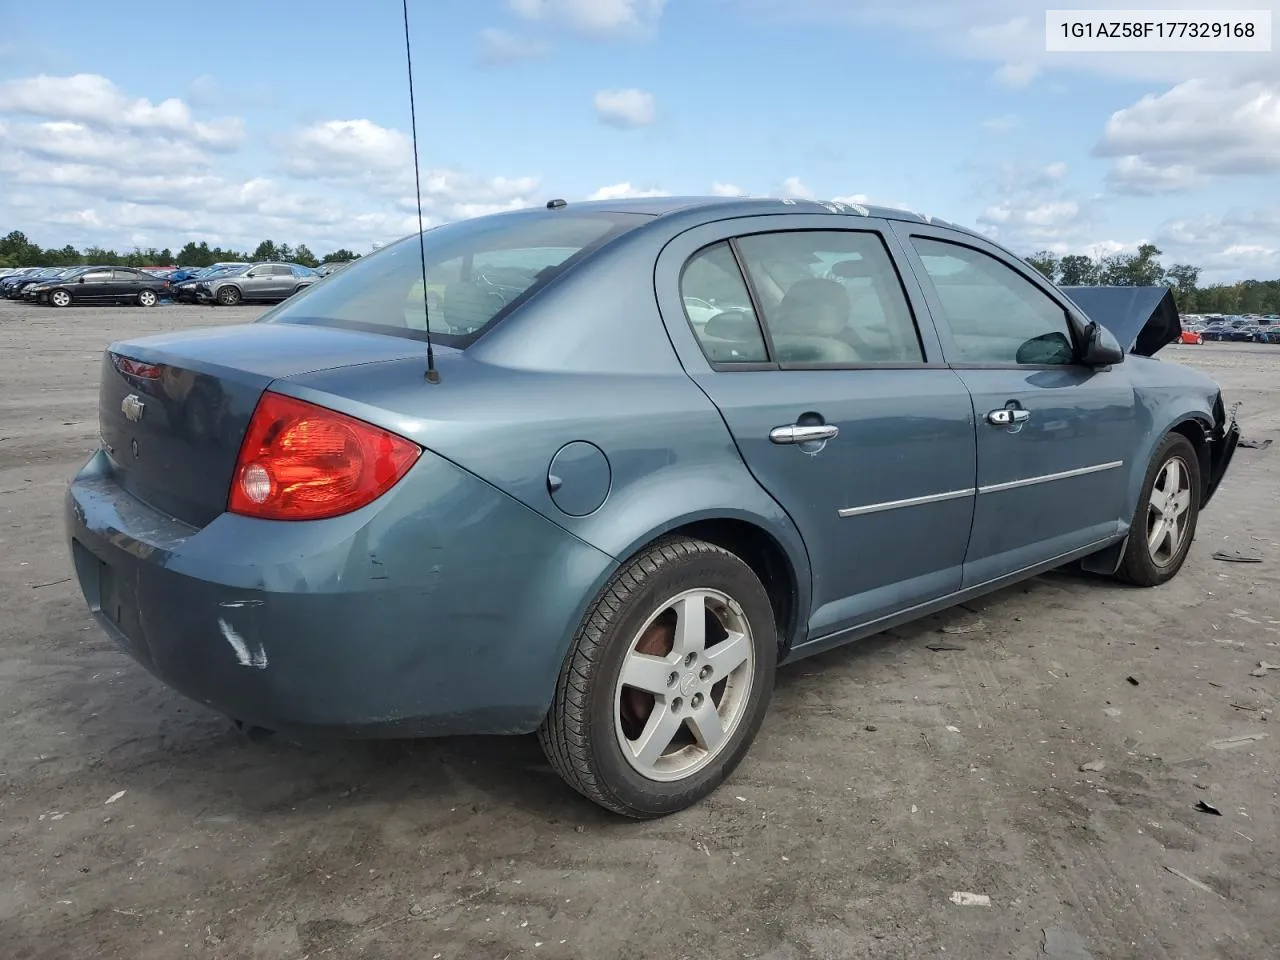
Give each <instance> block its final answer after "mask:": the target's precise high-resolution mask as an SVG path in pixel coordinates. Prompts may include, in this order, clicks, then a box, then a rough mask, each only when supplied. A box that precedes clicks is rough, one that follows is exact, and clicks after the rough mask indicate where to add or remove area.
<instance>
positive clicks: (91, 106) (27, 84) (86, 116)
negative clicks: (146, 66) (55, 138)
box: [0, 73, 244, 150]
mask: <svg viewBox="0 0 1280 960" xmlns="http://www.w3.org/2000/svg"><path fill="white" fill-rule="evenodd" d="M0 113H11V114H26V115H27V116H38V117H48V118H50V119H56V120H71V121H78V122H80V123H86V124H90V125H92V126H95V127H99V128H102V129H108V130H132V131H137V132H149V133H155V134H165V135H170V136H176V137H181V138H185V139H189V140H193V141H195V142H197V143H199V144H201V145H203V146H205V147H208V148H209V149H211V150H234V149H235V148H236V147H238V146H239V145H240V143H241V142H242V141H243V140H244V122H243V121H242V120H241V119H240V118H238V117H225V118H223V119H220V120H213V121H208V122H202V121H197V120H195V119H194V118H193V117H192V116H191V109H190V108H189V107H188V106H187V105H186V103H184V102H183V101H182V100H180V99H178V98H177V97H171V98H169V99H168V100H164V101H162V102H160V103H158V104H153V103H152V102H151V101H150V100H147V99H144V98H139V99H130V98H129V97H127V96H125V94H124V92H123V91H121V90H120V89H119V88H118V87H117V86H116V85H115V84H114V83H112V82H111V81H110V80H108V79H107V78H106V77H103V76H98V75H97V74H92V73H78V74H75V75H74V76H70V77H49V76H45V75H44V74H41V75H40V76H37V77H27V78H24V79H19V80H6V81H4V82H3V83H0Z"/></svg>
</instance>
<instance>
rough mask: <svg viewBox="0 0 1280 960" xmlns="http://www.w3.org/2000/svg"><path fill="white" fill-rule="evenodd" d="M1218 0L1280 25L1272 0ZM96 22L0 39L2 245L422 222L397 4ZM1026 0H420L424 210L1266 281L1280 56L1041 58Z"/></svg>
mask: <svg viewBox="0 0 1280 960" xmlns="http://www.w3.org/2000/svg"><path fill="white" fill-rule="evenodd" d="M1093 5H1094V6H1097V7H1107V6H1111V7H1113V8H1114V7H1121V6H1122V7H1126V8H1133V7H1141V6H1144V3H1143V0H1126V2H1124V3H1122V4H1107V3H1105V2H1097V0H1094V3H1093ZM1145 5H1146V6H1157V4H1150V3H1149V4H1145ZM1179 5H1180V4H1179V3H1177V2H1176V0H1163V2H1161V3H1159V4H1158V6H1161V7H1166V8H1167V7H1176V6H1179ZM1212 5H1213V4H1212V2H1211V0H1199V2H1198V3H1184V4H1181V6H1183V7H1200V8H1203V7H1208V6H1212ZM1221 5H1222V6H1224V7H1225V6H1230V7H1233V8H1240V7H1258V8H1264V9H1271V10H1273V17H1274V19H1275V21H1276V23H1277V24H1280V2H1278V0H1231V2H1230V3H1224V4H1221ZM1055 6H1059V4H1055ZM278 7H279V8H280V9H283V8H284V7H285V5H283V4H281V5H278ZM102 9H103V8H102V7H101V6H100V5H99V4H89V3H80V2H69V3H64V4H60V5H59V13H58V15H57V17H56V18H55V20H56V23H57V29H56V30H51V29H50V21H49V19H48V18H45V17H29V18H28V17H24V16H9V17H7V18H6V19H5V20H4V23H3V31H0V228H2V229H4V230H8V229H13V228H18V229H22V230H24V231H26V232H27V233H28V235H30V236H31V237H33V238H34V239H36V240H37V241H39V242H41V243H43V244H46V245H48V244H55V243H56V244H61V243H65V242H71V243H74V244H77V245H84V244H89V243H101V244H104V245H111V246H116V247H129V246H132V245H143V246H150V245H155V246H165V245H180V244H181V243H183V242H185V241H186V240H187V239H189V238H195V239H207V240H209V241H210V242H215V243H223V244H231V245H236V246H252V245H255V244H256V243H257V241H258V240H259V239H262V238H264V237H271V238H272V239H276V240H279V241H285V242H289V243H298V242H304V243H306V244H308V245H309V246H310V247H311V248H312V249H313V250H314V251H315V252H317V253H323V252H325V251H327V250H329V249H333V248H334V247H337V246H348V247H352V248H354V249H357V250H367V249H369V247H370V246H371V244H373V243H375V242H379V241H384V242H385V241H388V240H391V239H394V238H395V237H398V236H402V235H404V234H405V233H407V232H409V231H410V230H411V229H412V228H413V225H414V219H413V214H414V206H413V190H412V167H411V166H410V155H409V152H408V145H407V144H408V141H407V138H406V135H407V132H408V129H409V124H408V100H407V90H406V84H405V65H404V48H403V33H402V25H401V20H400V4H399V2H398V0H390V2H388V0H375V2H372V3H370V4H367V5H365V6H364V8H363V9H361V10H360V11H359V12H358V13H356V12H353V11H354V10H355V9H356V8H353V7H352V6H351V5H350V4H349V3H341V4H340V3H330V2H313V3H308V4H307V5H306V12H305V13H302V12H296V13H283V12H281V13H276V12H273V10H272V8H264V7H263V5H262V4H261V3H248V2H241V0H229V2H223V3H221V4H219V5H218V8H217V12H216V13H214V14H211V15H209V16H207V17H191V16H187V15H175V16H170V17H158V16H154V15H147V16H144V15H143V14H142V13H133V14H129V15H127V16H114V15H113V16H105V15H103V14H102V12H101V11H102ZM1044 9H1045V5H1044V4H1039V5H1037V4H1033V3H1028V2H1025V0H911V2H905V0H900V2H898V3H897V4H893V3H885V2H884V0H666V2H663V0H468V2H466V3H462V2H444V0H432V2H424V0H417V2H414V0H411V2H410V15H411V23H412V28H413V33H414V55H415V77H416V82H417V95H418V124H419V135H420V150H421V157H422V164H423V170H424V187H425V200H426V209H427V213H428V216H429V218H430V220H431V221H432V222H439V221H441V220H449V219H455V218H457V217H463V216H473V215H477V214H481V213H486V212H489V211H492V210H498V209H504V208H508V207H518V206H526V205H530V204H537V203H542V202H545V201H546V200H547V199H549V198H551V197H566V198H568V199H570V200H575V199H585V198H588V197H591V196H606V197H607V196H625V195H636V194H643V193H647V192H660V193H677V194H685V193H699V194H701V193H710V192H713V191H718V192H725V193H732V192H740V193H749V194H753V195H773V196H778V195H791V196H813V197H817V198H820V199H841V198H846V199H847V198H852V197H857V198H866V199H869V200H871V201H872V202H876V203H884V204H888V205H897V206H907V207H909V208H911V209H914V210H918V211H921V212H926V213H930V214H933V215H936V216H941V217H945V218H947V219H951V220H956V221H958V222H962V223H966V224H969V225H972V226H976V227H978V228H979V229H982V230H984V231H986V232H988V233H989V234H991V235H992V236H993V237H995V238H996V239H998V240H999V241H1001V242H1003V243H1005V244H1007V245H1008V246H1010V247H1011V248H1013V249H1015V250H1017V251H1018V252H1020V253H1030V252H1033V251H1035V250H1039V249H1043V248H1048V249H1053V250H1055V251H1057V252H1059V253H1067V252H1083V253H1107V252H1113V251H1115V250H1119V249H1125V248H1132V247H1134V246H1135V245H1136V244H1137V243H1139V242H1142V241H1148V240H1149V241H1152V242H1155V243H1157V244H1159V245H1160V246H1161V247H1162V249H1164V250H1165V252H1166V256H1165V259H1166V262H1171V261H1173V260H1185V261H1189V262H1192V263H1196V264H1199V265H1201V266H1203V267H1204V268H1205V269H1206V277H1207V278H1208V279H1211V280H1212V279H1221V280H1232V279H1237V278H1240V277H1247V276H1257V277H1265V278H1271V277H1276V276H1280V54H1274V53H1273V54H1217V55H1207V54H1206V55H1192V54H1144V55H1126V54H1102V55H1094V56H1084V55H1079V54H1074V55H1066V54H1047V53H1045V51H1044V46H1045V43H1044ZM264 11H265V12H264Z"/></svg>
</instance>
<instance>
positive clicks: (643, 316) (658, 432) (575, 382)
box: [275, 228, 810, 640]
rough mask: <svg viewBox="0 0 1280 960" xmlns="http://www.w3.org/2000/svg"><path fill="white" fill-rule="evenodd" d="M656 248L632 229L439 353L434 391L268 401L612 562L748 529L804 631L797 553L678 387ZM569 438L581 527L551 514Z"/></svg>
mask: <svg viewBox="0 0 1280 960" xmlns="http://www.w3.org/2000/svg"><path fill="white" fill-rule="evenodd" d="M668 238H669V232H668V231H667V230H665V229H664V230H662V231H654V232H653V233H652V234H651V232H650V231H649V229H647V228H642V229H640V230H637V231H635V232H634V233H633V234H631V235H629V236H628V237H625V238H623V240H622V241H621V242H619V243H616V244H614V245H612V246H611V247H609V248H606V249H605V250H602V251H601V252H600V253H599V254H597V255H596V257H594V258H593V259H592V260H591V261H588V262H587V263H584V264H583V265H582V266H581V267H580V268H579V269H578V270H576V271H574V272H572V273H570V274H568V275H566V276H565V277H564V278H562V279H561V280H560V281H557V282H556V283H554V284H552V285H551V286H549V287H548V288H547V289H546V290H544V291H543V292H542V293H541V294H540V295H539V296H538V297H537V298H536V299H535V300H533V301H530V302H529V303H528V304H527V305H526V306H525V307H524V308H522V309H521V310H520V311H518V312H517V313H516V314H513V315H512V316H511V317H510V318H508V319H507V320H506V321H504V323H503V324H501V325H500V326H499V327H497V328H496V329H495V330H494V331H493V332H491V333H489V334H486V335H485V336H484V337H483V338H481V340H479V341H478V342H477V343H476V344H475V345H473V346H472V347H470V348H469V349H468V350H467V351H466V352H465V353H463V354H460V355H459V354H453V355H448V356H438V361H439V362H438V367H439V370H440V373H441V382H440V383H439V384H437V385H431V384H427V383H425V382H424V377H423V374H424V369H425V367H424V363H423V360H422V359H414V360H405V361H395V362H390V363H381V364H376V365H366V366H364V367H355V368H348V369H342V370H329V371H322V372H318V373H313V374H307V375H302V376H297V377H292V378H289V379H288V380H286V381H281V382H279V383H277V385H276V387H275V389H279V390H281V391H282V392H287V393H292V394H294V395H295V396H298V397H300V398H301V399H310V400H313V401H316V402H322V403H327V404H329V405H331V406H334V407H336V408H338V409H342V410H344V411H345V412H348V413H351V414H352V415H354V416H360V417H363V418H364V419H368V420H371V421H372V422H377V423H380V424H382V425H384V426H387V427H388V428H389V429H393V430H397V431H398V432H400V433H403V434H404V435H406V436H409V437H411V438H412V439H414V440H416V441H418V442H419V443H421V444H423V446H425V447H427V448H428V449H430V450H432V451H433V452H434V453H436V454H438V455H440V456H442V457H445V458H447V459H449V460H451V461H453V462H454V463H456V464H458V465H460V466H461V467H463V468H464V469H466V470H468V471H470V472H472V473H474V474H476V475H477V476H478V477H481V478H483V479H484V480H485V481H487V482H488V483H491V484H493V485H494V486H495V487H497V488H498V489H500V490H502V491H503V492H505V493H507V494H509V495H511V496H512V497H514V498H515V499H517V500H519V501H520V502H521V503H524V504H526V505H527V506H528V507H530V508H532V509H533V510H535V511H537V512H538V513H540V514H542V515H543V516H544V517H546V518H547V519H549V520H551V521H552V522H554V523H556V524H558V525H560V526H561V527H563V528H564V529H566V530H568V531H570V532H571V533H573V534H574V535H575V536H577V537H579V538H581V539H582V540H583V541H585V542H586V543H588V544H591V545H592V546H593V547H595V548H597V549H599V550H601V551H603V552H604V553H606V554H608V555H609V556H611V557H614V558H616V559H618V560H620V561H621V560H625V559H626V558H628V557H630V556H632V555H633V554H635V553H636V552H637V551H638V550H640V549H641V548H642V547H643V546H644V545H645V544H647V543H648V542H650V541H652V540H653V539H654V538H656V537H658V536H660V535H661V534H663V533H665V532H667V531H669V530H672V529H674V528H677V527H679V526H682V525H685V524H688V523H693V522H696V521H700V520H707V519H735V520H742V521H746V522H749V523H752V524H754V525H756V526H757V527H759V528H761V529H762V530H763V531H764V532H766V533H767V534H768V535H769V536H771V537H772V538H773V539H774V540H775V542H776V543H777V544H778V545H779V546H780V547H781V548H782V549H783V551H784V552H785V554H786V555H787V557H788V559H789V560H790V562H791V566H792V568H793V571H794V573H795V579H796V586H797V593H798V596H797V598H796V599H797V601H798V603H797V607H798V609H799V610H800V611H803V613H802V615H801V617H800V621H801V622H802V623H803V622H805V620H806V619H807V611H808V606H809V583H810V578H809V566H808V556H807V553H806V551H805V547H804V543H803V541H802V540H801V538H800V535H799V533H798V531H797V530H796V528H795V526H794V524H793V523H792V522H791V520H790V518H789V517H788V516H787V514H786V512H785V511H784V510H783V509H782V508H781V507H780V506H779V505H778V504H777V502H776V501H774V500H773V499H772V497H770V496H769V495H768V494H767V493H766V492H765V491H764V490H763V489H762V488H761V487H760V486H759V484H758V483H756V481H755V479H754V478H753V477H752V476H751V475H750V473H749V472H748V471H747V469H746V467H745V465H744V464H743V462H742V459H741V457H740V456H739V454H738V451H737V447H736V446H735V444H734V442H733V439H732V437H731V436H730V434H729V431H728V429H727V428H726V427H725V424H724V421H723V420H722V419H721V417H720V414H719V412H718V411H717V410H716V408H715V406H714V405H713V404H712V403H711V402H710V401H709V400H708V399H707V397H706V396H705V395H704V394H703V393H702V391H700V390H699V389H698V388H697V386H696V385H695V384H694V383H693V382H692V381H691V380H690V379H689V378H688V376H687V375H686V374H685V372H684V370H683V368H682V367H681V366H680V363H679V360H678V358H677V357H676V354H675V351H674V348H673V347H672V345H671V342H670V340H669V339H668V336H667V333H666V330H665V328H664V326H663V324H662V320H661V317H660V315H659V313H658V308H657V300H656V297H655V293H654V273H653V264H654V262H655V260H656V258H657V254H658V251H659V250H661V247H662V245H663V244H664V243H665V241H666V240H667V239H668ZM573 441H586V442H588V443H591V444H594V445H595V446H596V447H598V448H599V449H600V450H601V451H603V452H604V454H605V456H606V457H607V459H608V466H609V471H608V473H609V476H608V495H607V498H606V499H605V501H604V503H603V504H601V505H600V506H599V508H598V509H596V510H594V511H593V512H591V513H590V514H588V515H586V516H569V515H568V514H566V513H565V512H563V511H562V510H560V509H559V508H558V507H557V506H556V502H555V499H553V497H552V494H551V490H550V489H549V486H548V473H549V470H550V466H551V462H552V458H553V457H555V455H556V453H557V452H558V451H559V450H560V449H561V448H562V447H563V446H564V445H565V444H567V443H570V442H573ZM603 586H604V583H603V581H602V582H601V583H600V584H599V587H603ZM796 639H797V640H798V639H801V638H796Z"/></svg>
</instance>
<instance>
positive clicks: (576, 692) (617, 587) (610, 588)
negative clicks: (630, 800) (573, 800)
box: [538, 537, 746, 819]
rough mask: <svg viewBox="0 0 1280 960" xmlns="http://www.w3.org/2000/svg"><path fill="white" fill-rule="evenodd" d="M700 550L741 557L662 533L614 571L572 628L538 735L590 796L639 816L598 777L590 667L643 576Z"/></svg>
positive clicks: (562, 771) (554, 762)
mask: <svg viewBox="0 0 1280 960" xmlns="http://www.w3.org/2000/svg"><path fill="white" fill-rule="evenodd" d="M698 555H719V556H721V557H724V558H727V559H730V560H733V561H735V562H737V563H742V561H741V560H740V559H739V558H738V557H737V556H735V555H734V554H732V553H730V552H729V551H728V550H725V549H724V548H722V547H718V546H716V545H715V544H711V543H707V542H706V541H703V540H694V539H691V538H688V537H663V538H661V539H659V540H656V541H654V543H653V544H651V545H650V546H649V547H648V548H646V549H645V550H644V551H642V552H641V553H639V554H637V555H636V556H635V557H633V558H632V559H631V560H629V561H627V563H625V564H624V565H623V566H622V567H621V568H620V569H618V570H617V571H616V572H615V573H614V575H613V576H612V577H611V578H610V579H609V582H608V583H607V584H605V586H604V588H603V590H602V591H601V594H600V596H599V597H598V598H597V599H596V601H595V603H594V604H592V606H591V608H590V610H589V611H588V613H587V615H586V616H585V617H584V618H583V620H582V624H581V625H580V626H579V627H578V630H577V632H576V633H575V634H574V637H573V641H572V643H571V644H570V649H569V655H568V657H567V658H566V660H565V663H564V666H563V667H562V668H561V670H560V676H559V679H558V680H557V682H556V691H555V696H554V697H553V698H552V701H551V709H550V710H549V711H548V713H547V716H546V718H545V719H544V720H543V722H542V725H541V726H540V727H539V728H538V741H539V743H540V744H541V745H542V749H543V752H544V753H545V754H546V757H547V760H548V762H549V763H550V764H551V766H552V768H553V769H554V770H555V771H556V773H557V774H559V775H560V777H561V778H562V779H563V780H564V781H565V782H566V783H567V784H568V785H569V786H570V787H572V788H573V789H574V790H577V791H578V792H579V793H580V794H582V795H583V796H584V797H586V798H587V799H588V800H591V801H592V802H594V803H596V804H599V805H600V806H602V807H604V808H605V809H607V810H611V811H613V812H615V813H619V814H623V815H624V816H628V817H634V818H637V819H641V818H646V817H648V816H649V814H646V813H644V812H643V811H639V810H636V809H634V808H632V807H631V806H629V805H627V804H625V803H623V802H622V801H621V800H620V799H619V798H618V797H616V796H614V794H613V793H612V792H611V791H610V790H608V789H607V788H606V786H605V785H604V784H603V783H601V782H600V781H599V779H598V778H597V777H596V774H595V767H594V764H593V762H592V759H591V737H590V732H589V728H590V723H591V710H590V685H591V677H592V669H591V668H592V667H593V666H594V665H595V664H596V662H597V661H598V660H599V658H600V654H601V652H602V650H603V649H604V646H605V644H606V643H607V642H608V641H609V634H610V628H611V627H612V626H613V624H614V623H615V622H616V621H617V620H618V619H619V617H621V616H622V614H623V612H624V611H625V610H626V608H627V605H628V602H629V601H630V599H631V598H632V597H633V596H634V595H635V594H637V593H639V592H640V591H641V590H643V589H644V586H645V582H646V581H647V580H648V579H649V578H650V577H652V576H654V575H656V574H657V573H658V572H660V571H661V570H662V569H663V568H664V567H665V566H667V565H668V564H672V563H678V562H680V561H682V560H685V559H688V558H690V557H695V556H698ZM743 566H744V567H745V566H746V565H745V564H743ZM640 574H644V576H641V575H640Z"/></svg>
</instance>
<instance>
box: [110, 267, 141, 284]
mask: <svg viewBox="0 0 1280 960" xmlns="http://www.w3.org/2000/svg"><path fill="white" fill-rule="evenodd" d="M111 275H112V279H115V280H127V281H129V282H131V283H132V282H134V281H137V280H140V279H141V277H139V276H138V275H137V274H136V273H134V272H133V271H132V270H112V271H111Z"/></svg>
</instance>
